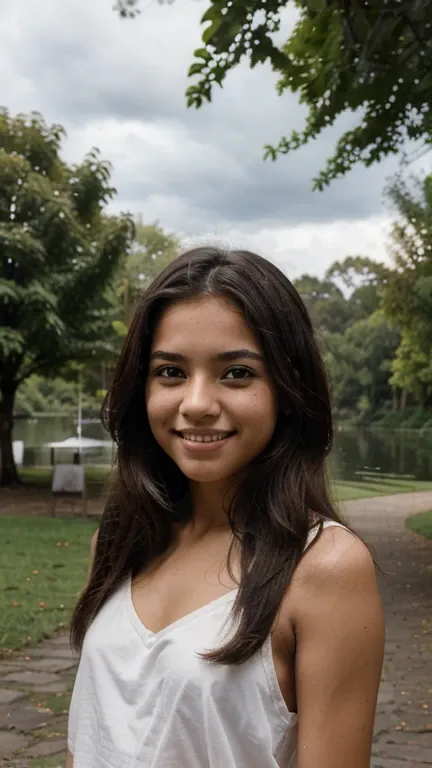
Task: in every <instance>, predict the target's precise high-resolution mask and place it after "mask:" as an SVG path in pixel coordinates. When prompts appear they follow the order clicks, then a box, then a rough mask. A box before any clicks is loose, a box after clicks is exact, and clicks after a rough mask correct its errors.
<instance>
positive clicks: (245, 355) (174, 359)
mask: <svg viewBox="0 0 432 768" xmlns="http://www.w3.org/2000/svg"><path fill="white" fill-rule="evenodd" d="M214 359H215V360H217V361H219V362H229V361H232V360H245V359H246V360H257V361H259V362H264V358H263V356H262V355H260V354H259V352H253V351H252V350H251V349H230V350H229V351H227V352H219V354H217V355H215V356H214ZM150 360H165V361H167V362H169V363H186V362H187V357H185V355H179V354H177V353H176V352H165V351H164V350H163V349H156V350H155V351H154V352H153V353H152V354H151V356H150Z"/></svg>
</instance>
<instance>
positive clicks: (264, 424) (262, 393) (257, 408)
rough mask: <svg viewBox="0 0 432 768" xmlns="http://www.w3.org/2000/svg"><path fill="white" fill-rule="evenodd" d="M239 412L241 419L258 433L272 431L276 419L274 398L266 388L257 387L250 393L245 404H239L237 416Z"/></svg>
mask: <svg viewBox="0 0 432 768" xmlns="http://www.w3.org/2000/svg"><path fill="white" fill-rule="evenodd" d="M240 411H241V412H242V418H244V420H245V421H247V422H249V424H250V425H251V426H253V427H254V428H255V429H259V431H260V432H262V431H269V430H273V428H274V425H275V423H276V419H277V403H276V398H275V397H274V395H273V393H272V391H271V390H269V389H268V388H267V387H265V388H261V387H259V388H257V389H256V390H255V391H254V392H251V393H250V397H249V398H248V400H247V402H244V403H243V404H239V415H240Z"/></svg>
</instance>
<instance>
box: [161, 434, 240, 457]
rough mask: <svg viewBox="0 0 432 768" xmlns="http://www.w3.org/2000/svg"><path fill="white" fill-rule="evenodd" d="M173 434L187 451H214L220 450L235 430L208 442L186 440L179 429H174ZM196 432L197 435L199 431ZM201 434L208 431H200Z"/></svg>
mask: <svg viewBox="0 0 432 768" xmlns="http://www.w3.org/2000/svg"><path fill="white" fill-rule="evenodd" d="M185 431H186V430H185ZM174 434H175V436H176V437H177V438H178V439H179V440H180V441H181V445H182V447H183V448H184V449H185V450H186V451H188V452H189V453H214V452H215V451H220V450H221V448H223V446H224V445H226V444H227V443H228V442H229V440H230V439H231V438H232V437H234V435H235V432H230V433H229V434H228V435H227V436H226V437H223V438H221V439H220V440H214V441H213V442H209V443H205V442H198V441H197V440H186V438H184V437H182V434H181V432H180V431H175V432H174ZM196 434H197V435H199V434H200V433H199V432H197V433H196ZM201 434H208V432H202V433H201ZM214 434H217V432H214Z"/></svg>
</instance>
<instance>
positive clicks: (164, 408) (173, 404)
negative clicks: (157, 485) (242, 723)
mask: <svg viewBox="0 0 432 768" xmlns="http://www.w3.org/2000/svg"><path fill="white" fill-rule="evenodd" d="M233 349H237V350H244V349H246V350H249V351H252V352H256V353H260V352H261V350H260V349H259V346H258V344H257V342H256V340H255V338H254V337H253V335H252V333H251V332H250V330H249V329H248V328H247V326H246V325H245V323H244V321H243V318H242V317H241V315H240V313H239V312H237V311H236V310H235V308H233V307H232V306H229V305H227V303H226V302H224V301H222V300H219V299H211V300H209V299H205V300H204V299H202V300H198V301H195V302H182V303H179V304H177V305H175V306H174V307H173V308H172V309H171V310H169V311H168V312H167V313H166V314H165V315H164V317H163V318H162V321H161V322H160V324H159V327H158V329H157V331H156V334H155V338H154V342H153V351H156V350H163V351H168V352H172V353H176V354H181V355H183V356H184V358H185V361H181V362H178V363H177V362H176V363H175V364H174V363H169V366H170V370H169V371H166V370H162V374H163V375H162V376H161V375H160V372H161V369H162V368H163V366H164V365H165V366H166V365H167V362H166V361H165V362H164V361H163V360H162V359H161V358H157V359H155V360H154V361H152V363H151V369H150V375H149V381H148V384H147V391H146V405H147V411H148V414H149V421H150V425H151V427H152V431H153V434H154V435H155V437H156V439H157V440H158V442H159V443H160V444H161V445H162V447H163V448H164V450H165V451H166V452H167V453H169V454H170V455H171V457H172V458H173V459H174V460H175V461H176V463H177V464H178V465H179V466H180V468H181V469H182V471H183V472H184V473H185V474H186V476H187V477H188V478H189V480H190V488H191V496H192V501H193V509H194V517H193V520H192V522H191V523H189V524H187V525H186V526H183V527H179V528H177V529H176V532H175V536H174V539H173V542H172V544H171V546H170V548H169V550H168V551H167V552H166V553H165V554H164V555H163V556H162V557H161V558H159V559H158V560H157V561H155V562H153V563H152V564H151V566H150V567H149V568H147V569H146V570H145V571H144V572H143V573H141V574H139V575H138V576H137V578H135V579H134V582H133V585H132V596H133V601H134V605H135V609H136V612H137V614H138V616H139V617H140V619H141V620H142V622H143V623H144V624H145V626H146V627H147V628H148V629H150V630H151V631H153V632H157V631H159V630H161V629H163V628H164V627H166V626H168V625H169V624H171V623H172V622H174V621H176V620H177V619H179V618H182V617H183V616H185V615H186V614H188V613H190V612H191V611H194V610H196V609H197V608H200V607H201V606H203V605H206V604H207V603H209V602H211V601H212V600H214V599H215V598H218V597H220V596H221V595H222V594H224V593H225V592H227V591H229V590H230V589H233V588H235V587H236V586H237V580H238V578H239V568H238V558H237V553H235V554H236V556H235V557H234V577H235V578H234V579H231V577H230V576H229V574H228V572H227V568H226V560H227V552H228V547H229V544H230V541H231V530H230V528H229V525H228V522H227V518H226V514H225V513H224V511H223V506H222V498H223V495H224V494H226V493H227V492H229V484H228V480H232V478H233V477H235V476H236V475H238V474H239V473H241V470H242V467H244V466H245V465H247V464H248V463H249V461H251V459H252V458H253V457H254V456H256V455H258V454H259V453H260V452H261V450H262V449H263V447H264V445H265V444H266V442H268V440H269V439H270V436H271V434H272V431H273V428H274V424H275V420H276V418H277V411H276V407H275V396H274V392H273V387H272V384H271V381H270V379H269V376H268V373H267V371H266V368H265V364H264V361H262V362H261V361H259V360H254V361H252V360H250V359H242V360H240V359H239V360H236V361H234V362H233V361H230V362H226V361H220V360H217V355H219V354H220V353H221V352H226V351H229V350H233ZM173 365H174V366H175V367H177V366H178V369H179V372H177V371H175V370H174V369H173V368H172V366H173ZM243 367H246V368H247V369H250V370H251V371H252V372H253V377H252V375H251V376H250V377H249V376H248V375H246V374H242V373H241V370H239V369H242V368H243ZM233 368H236V369H237V370H236V371H235V372H234V373H233V372H232V369H233ZM167 378H168V379H169V380H168V382H167V380H166V379H167ZM233 379H235V380H234V382H233ZM173 380H174V381H173ZM239 380H240V383H238V382H239ZM203 426H208V427H209V428H210V427H211V428H214V429H216V428H219V429H221V430H233V429H234V430H236V433H235V435H234V436H233V438H231V439H230V440H229V441H228V443H227V445H226V446H224V447H223V448H221V450H220V451H217V452H216V453H214V454H202V455H196V454H194V453H192V454H191V453H188V452H187V451H186V450H185V449H184V447H183V445H182V443H181V438H179V437H178V436H177V435H175V434H171V430H172V429H182V430H183V429H185V428H186V427H187V428H189V429H193V428H201V427H203ZM230 442H231V445H230V444H229V443H230ZM254 452H255V453H254ZM96 535H97V534H96ZM95 543H96V541H95V537H94V538H93V541H92V552H93V555H92V556H94V547H95ZM272 648H273V659H274V664H275V669H276V674H277V678H278V680H279V685H280V689H281V693H282V695H283V698H284V700H285V702H286V704H287V707H288V709H289V710H290V711H291V712H297V713H298V744H299V749H298V768H346V766H350V768H369V765H370V753H371V743H372V731H373V722H374V716H375V707H376V700H377V693H378V686H379V681H380V675H381V668H382V662H383V649H384V621H383V611H382V605H381V600H380V597H379V593H378V588H377V582H376V576H375V568H374V564H373V561H372V558H371V556H370V554H369V552H368V550H367V548H366V547H365V546H364V545H363V543H362V542H361V541H360V540H359V539H357V538H356V537H355V536H354V535H353V534H351V533H350V532H348V531H346V530H344V529H340V528H329V529H327V530H325V531H324V532H323V533H322V535H321V536H320V538H319V540H318V541H317V542H316V543H315V544H314V545H313V546H312V547H311V548H310V549H309V550H308V551H307V553H306V554H305V556H304V557H303V559H302V561H301V562H300V565H299V566H298V568H297V570H296V572H295V574H294V578H293V580H292V582H291V584H290V586H289V587H288V588H287V591H286V594H285V597H284V599H283V601H282V605H281V609H280V612H279V615H278V617H277V619H276V621H275V625H274V628H273V633H272ZM66 765H67V768H73V757H72V755H71V754H70V753H68V760H67V764H66Z"/></svg>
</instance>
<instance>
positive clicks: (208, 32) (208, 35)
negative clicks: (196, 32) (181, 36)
mask: <svg viewBox="0 0 432 768" xmlns="http://www.w3.org/2000/svg"><path fill="white" fill-rule="evenodd" d="M221 26H222V19H216V21H214V22H213V24H211V25H210V26H209V27H207V29H205V30H204V32H203V33H202V37H201V39H202V41H203V43H206V44H208V43H209V42H210V40H211V39H212V37H213V36H214V35H215V34H216V32H217V31H218V30H219V29H220V27H221Z"/></svg>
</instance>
